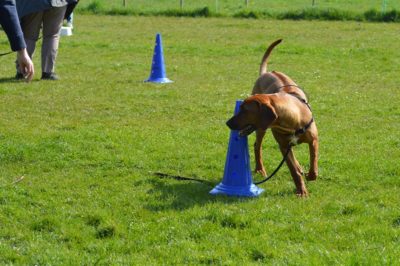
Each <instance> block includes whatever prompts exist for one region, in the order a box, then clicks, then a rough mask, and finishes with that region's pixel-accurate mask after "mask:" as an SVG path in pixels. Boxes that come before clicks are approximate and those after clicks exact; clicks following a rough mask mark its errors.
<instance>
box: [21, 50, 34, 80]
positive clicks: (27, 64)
mask: <svg viewBox="0 0 400 266" xmlns="http://www.w3.org/2000/svg"><path fill="white" fill-rule="evenodd" d="M17 62H18V66H19V67H18V68H19V69H18V71H19V72H20V73H22V75H23V76H24V79H25V80H26V82H30V81H31V80H32V78H33V74H34V73H35V69H34V67H33V63H32V60H31V58H30V57H29V55H28V52H27V51H26V48H24V49H22V50H19V51H17Z"/></svg>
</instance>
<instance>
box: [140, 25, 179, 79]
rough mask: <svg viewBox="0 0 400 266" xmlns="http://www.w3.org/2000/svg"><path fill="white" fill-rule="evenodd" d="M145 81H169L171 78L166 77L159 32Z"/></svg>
mask: <svg viewBox="0 0 400 266" xmlns="http://www.w3.org/2000/svg"><path fill="white" fill-rule="evenodd" d="M146 81H147V82H155V83H170V82H173V81H172V80H170V79H168V78H167V74H166V71H165V64H164V53H163V47H162V41H161V34H160V33H157V35H156V45H155V46H154V54H153V63H152V64H151V73H150V77H149V79H148V80H146Z"/></svg>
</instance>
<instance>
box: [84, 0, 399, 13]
mask: <svg viewBox="0 0 400 266" xmlns="http://www.w3.org/2000/svg"><path fill="white" fill-rule="evenodd" d="M181 2H182V8H183V10H193V9H198V8H204V7H208V8H209V9H210V10H211V11H213V12H215V11H218V12H219V13H222V14H229V15H232V14H235V13H237V12H239V11H243V10H253V11H258V12H260V11H267V12H270V13H275V12H283V11H288V10H299V9H308V8H317V9H332V8H333V9H338V10H343V11H350V12H356V13H359V12H365V11H367V10H369V9H376V10H382V8H383V9H386V10H391V9H399V8H400V2H399V1H397V0H352V1H348V0H335V1H332V0H314V1H313V0H290V1H286V0H274V1H266V0H249V1H247V2H248V3H247V4H246V1H245V0H183V1H181V0H179V1H178V0H125V8H128V9H134V10H137V11H142V12H148V11H154V10H158V11H163V10H164V11H165V10H173V9H175V10H177V9H180V8H181ZM93 3H96V4H97V5H99V6H100V7H103V8H105V9H112V8H123V7H124V5H123V3H124V1H121V0H87V1H82V3H80V4H79V8H85V7H87V6H89V5H91V4H93ZM313 3H314V5H313Z"/></svg>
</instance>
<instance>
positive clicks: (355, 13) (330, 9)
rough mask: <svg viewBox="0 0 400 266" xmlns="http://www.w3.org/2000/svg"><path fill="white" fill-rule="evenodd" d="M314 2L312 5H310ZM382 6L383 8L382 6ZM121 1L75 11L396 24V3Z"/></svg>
mask: <svg viewBox="0 0 400 266" xmlns="http://www.w3.org/2000/svg"><path fill="white" fill-rule="evenodd" d="M312 2H314V5H313V4H312ZM385 2H386V4H384V3H385ZM180 3H181V1H126V5H125V6H124V5H123V2H121V1H103V0H92V1H86V2H84V3H81V4H80V5H79V6H78V8H77V11H78V12H80V13H85V14H103V15H135V16H173V17H236V18H269V19H271V18H274V19H294V20H338V21H345V20H354V21H374V22H400V11H398V10H400V4H399V3H400V2H398V1H384V2H380V1H376V0H375V1H367V0H361V1H343V0H339V1H305V0H300V1H249V4H248V6H247V5H246V4H245V1H232V0H225V1H183V3H184V4H183V5H182V6H180Z"/></svg>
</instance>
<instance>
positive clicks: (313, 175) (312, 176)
mask: <svg viewBox="0 0 400 266" xmlns="http://www.w3.org/2000/svg"><path fill="white" fill-rule="evenodd" d="M317 176H318V174H317V173H315V172H309V173H307V174H306V178H307V180H308V181H315V180H317Z"/></svg>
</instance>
